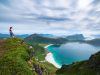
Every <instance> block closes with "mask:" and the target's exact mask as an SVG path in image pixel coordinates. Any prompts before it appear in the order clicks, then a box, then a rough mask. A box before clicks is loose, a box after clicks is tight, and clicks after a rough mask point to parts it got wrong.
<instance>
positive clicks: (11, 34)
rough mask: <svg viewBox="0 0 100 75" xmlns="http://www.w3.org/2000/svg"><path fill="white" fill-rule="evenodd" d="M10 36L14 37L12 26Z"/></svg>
mask: <svg viewBox="0 0 100 75" xmlns="http://www.w3.org/2000/svg"><path fill="white" fill-rule="evenodd" d="M9 33H10V37H12V38H14V33H13V31H12V27H10V28H9Z"/></svg>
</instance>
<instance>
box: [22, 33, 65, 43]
mask: <svg viewBox="0 0 100 75" xmlns="http://www.w3.org/2000/svg"><path fill="white" fill-rule="evenodd" d="M24 40H25V41H26V42H29V43H30V44H40V43H42V44H62V43H66V42H67V39H64V38H49V37H43V36H41V35H39V34H32V35H30V36H28V37H26V38H25V39H24Z"/></svg>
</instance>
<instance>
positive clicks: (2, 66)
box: [0, 38, 32, 75]
mask: <svg viewBox="0 0 100 75" xmlns="http://www.w3.org/2000/svg"><path fill="white" fill-rule="evenodd" d="M20 42H21V39H17V38H14V39H7V40H4V42H2V43H0V44H1V45H2V44H3V46H4V47H3V48H2V49H0V50H4V51H5V53H4V54H3V55H2V57H1V58H0V75H32V71H31V70H30V68H29V66H28V64H27V60H28V59H29V54H28V47H27V45H26V44H20Z"/></svg>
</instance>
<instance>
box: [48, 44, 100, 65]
mask: <svg viewBox="0 0 100 75" xmlns="http://www.w3.org/2000/svg"><path fill="white" fill-rule="evenodd" d="M48 51H50V52H51V53H52V54H53V58H54V60H55V62H56V63H57V64H58V65H59V66H62V65H63V64H71V63H73V62H78V61H82V60H87V59H89V57H90V56H91V55H92V54H94V53H96V52H98V51H100V47H98V46H94V45H90V44H87V43H79V42H74V43H66V44H62V45H61V46H56V45H51V46H49V47H48Z"/></svg>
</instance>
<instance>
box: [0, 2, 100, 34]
mask: <svg viewBox="0 0 100 75" xmlns="http://www.w3.org/2000/svg"><path fill="white" fill-rule="evenodd" d="M10 26H12V27H13V32H14V33H15V34H34V33H43V34H55V35H71V34H83V35H85V36H91V35H99V34H100V0H13V1H12V0H0V33H5V34H8V33H9V27H10Z"/></svg>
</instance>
